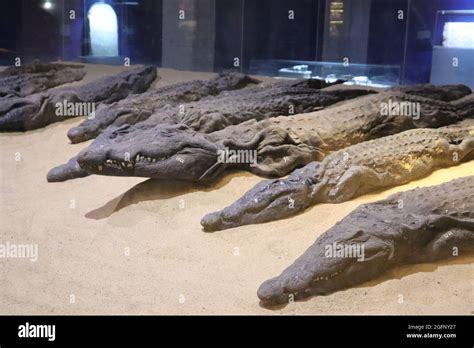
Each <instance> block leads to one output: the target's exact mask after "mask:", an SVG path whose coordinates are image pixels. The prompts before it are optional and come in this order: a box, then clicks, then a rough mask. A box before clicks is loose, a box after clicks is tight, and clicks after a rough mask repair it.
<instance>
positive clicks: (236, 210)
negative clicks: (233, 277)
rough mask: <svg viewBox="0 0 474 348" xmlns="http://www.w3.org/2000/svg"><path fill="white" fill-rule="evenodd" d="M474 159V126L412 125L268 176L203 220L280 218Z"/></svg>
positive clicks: (226, 223) (208, 226)
mask: <svg viewBox="0 0 474 348" xmlns="http://www.w3.org/2000/svg"><path fill="white" fill-rule="evenodd" d="M472 159H474V127H460V126H449V127H442V128H438V129H412V130H408V131H405V132H402V133H399V134H396V135H392V136H388V137H384V138H380V139H376V140H372V141H366V142H363V143H360V144H357V145H353V146H350V147H348V148H345V149H342V150H339V151H336V152H333V153H331V154H330V155H328V156H327V157H326V158H324V159H323V160H322V161H321V162H312V163H310V164H308V165H306V166H305V167H303V168H301V169H297V170H295V171H294V172H293V173H292V174H291V175H290V176H289V177H288V178H287V179H276V180H266V181H263V182H261V183H259V184H257V185H256V186H255V187H254V188H252V189H251V190H250V191H248V192H247V193H246V194H245V195H244V196H243V197H242V198H240V199H239V200H237V201H236V202H235V203H233V204H232V205H230V206H229V207H227V208H225V209H223V210H221V211H219V212H215V213H211V214H208V215H207V216H205V217H204V218H203V219H202V221H201V224H202V225H203V227H204V229H205V230H206V231H216V230H223V229H226V228H231V227H236V226H241V225H247V224H255V223H262V222H267V221H273V220H278V219H282V218H285V217H288V216H291V215H294V214H297V213H298V212H301V211H303V210H305V209H306V208H308V207H309V206H312V205H314V204H317V203H339V202H344V201H347V200H350V199H352V198H354V197H356V196H359V195H362V194H365V193H368V192H372V191H377V190H380V189H382V188H387V187H393V186H397V185H402V184H404V183H407V182H409V181H412V180H415V179H418V178H420V177H423V176H425V175H427V174H429V173H431V172H432V171H433V170H435V169H436V168H443V167H449V166H454V165H457V164H458V163H461V162H464V161H469V160H472Z"/></svg>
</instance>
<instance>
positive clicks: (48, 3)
mask: <svg viewBox="0 0 474 348" xmlns="http://www.w3.org/2000/svg"><path fill="white" fill-rule="evenodd" d="M43 8H44V9H45V10H51V9H52V8H53V3H52V2H51V1H49V0H46V1H45V2H43Z"/></svg>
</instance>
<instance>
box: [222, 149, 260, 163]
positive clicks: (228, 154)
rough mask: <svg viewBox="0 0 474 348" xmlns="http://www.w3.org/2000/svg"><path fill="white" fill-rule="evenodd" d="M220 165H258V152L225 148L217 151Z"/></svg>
mask: <svg viewBox="0 0 474 348" xmlns="http://www.w3.org/2000/svg"><path fill="white" fill-rule="evenodd" d="M217 155H218V157H217V162H218V163H243V164H245V163H247V164H250V165H251V166H254V165H256V164H257V150H231V149H229V148H227V147H226V148H225V149H224V150H219V151H217Z"/></svg>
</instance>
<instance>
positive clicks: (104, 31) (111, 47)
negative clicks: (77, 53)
mask: <svg viewBox="0 0 474 348" xmlns="http://www.w3.org/2000/svg"><path fill="white" fill-rule="evenodd" d="M87 17H88V19H89V29H90V43H91V52H90V54H91V55H92V56H101V57H115V56H118V24H117V14H116V13H115V11H114V9H113V8H112V6H110V5H109V4H106V3H105V2H98V3H95V4H93V5H92V6H91V8H90V9H89V12H88V13H87Z"/></svg>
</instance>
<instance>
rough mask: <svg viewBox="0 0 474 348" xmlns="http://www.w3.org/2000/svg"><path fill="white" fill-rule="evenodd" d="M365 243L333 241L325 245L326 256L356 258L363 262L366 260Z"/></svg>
mask: <svg viewBox="0 0 474 348" xmlns="http://www.w3.org/2000/svg"><path fill="white" fill-rule="evenodd" d="M364 251H365V245H364V244H342V243H336V242H334V243H332V244H327V245H326V246H325V252H324V256H325V257H328V258H354V259H357V261H359V262H362V261H364V260H365V256H364V255H365V253H364Z"/></svg>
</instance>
